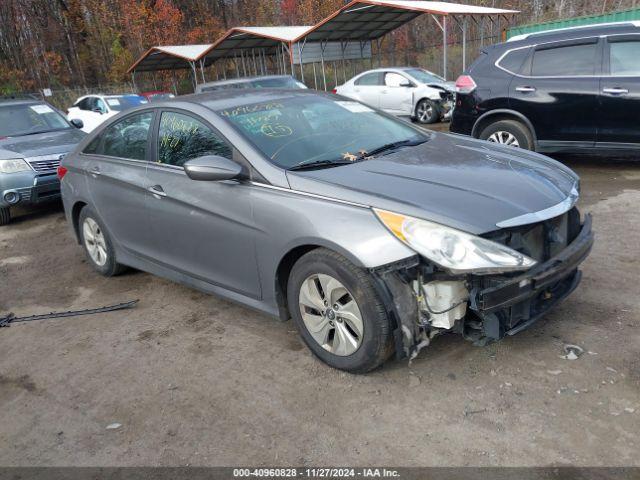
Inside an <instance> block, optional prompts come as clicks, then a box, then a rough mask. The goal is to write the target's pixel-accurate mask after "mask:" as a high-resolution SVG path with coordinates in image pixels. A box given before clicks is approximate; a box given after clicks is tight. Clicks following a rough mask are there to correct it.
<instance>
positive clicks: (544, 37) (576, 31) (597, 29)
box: [496, 21, 640, 49]
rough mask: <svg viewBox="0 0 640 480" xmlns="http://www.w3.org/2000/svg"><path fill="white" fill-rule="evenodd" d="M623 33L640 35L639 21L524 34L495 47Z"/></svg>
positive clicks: (512, 46)
mask: <svg viewBox="0 0 640 480" xmlns="http://www.w3.org/2000/svg"><path fill="white" fill-rule="evenodd" d="M623 33H640V21H628V22H612V23H598V24H595V25H581V26H577V27H567V28H558V29H555V30H544V31H540V32H532V33H526V34H523V35H516V36H515V37H512V38H510V39H509V40H508V41H506V42H504V43H499V44H497V45H496V47H498V48H509V49H511V48H514V46H526V45H534V44H537V43H542V42H552V41H558V40H572V39H578V38H582V37H593V36H601V35H612V34H623Z"/></svg>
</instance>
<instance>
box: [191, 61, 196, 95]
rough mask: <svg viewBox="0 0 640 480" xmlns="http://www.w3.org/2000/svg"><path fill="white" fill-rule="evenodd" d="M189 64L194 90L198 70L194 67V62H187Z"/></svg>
mask: <svg viewBox="0 0 640 480" xmlns="http://www.w3.org/2000/svg"><path fill="white" fill-rule="evenodd" d="M189 65H191V72H192V73H193V91H194V92H195V91H196V88H198V70H197V68H196V62H189Z"/></svg>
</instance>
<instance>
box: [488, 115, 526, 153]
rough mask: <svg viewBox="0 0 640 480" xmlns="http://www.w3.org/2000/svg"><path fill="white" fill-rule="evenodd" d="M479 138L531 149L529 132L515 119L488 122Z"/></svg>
mask: <svg viewBox="0 0 640 480" xmlns="http://www.w3.org/2000/svg"><path fill="white" fill-rule="evenodd" d="M480 139H481V140H487V141H489V142H493V143H499V144H501V145H507V146H509V147H518V148H524V149H526V150H533V139H532V138H531V132H530V131H529V129H528V128H527V127H526V126H525V125H523V124H522V123H520V122H518V121H516V120H499V121H497V122H495V123H492V124H490V125H489V126H487V127H485V128H484V130H482V132H481V133H480Z"/></svg>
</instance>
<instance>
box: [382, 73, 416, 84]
mask: <svg viewBox="0 0 640 480" xmlns="http://www.w3.org/2000/svg"><path fill="white" fill-rule="evenodd" d="M407 82H408V83H411V82H409V80H408V79H407V78H406V77H404V76H402V75H400V74H399V73H395V72H387V73H385V74H384V84H385V85H386V86H387V87H399V86H400V85H404V84H406V83H407Z"/></svg>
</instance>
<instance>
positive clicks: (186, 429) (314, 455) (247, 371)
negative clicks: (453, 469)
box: [0, 159, 640, 466]
mask: <svg viewBox="0 0 640 480" xmlns="http://www.w3.org/2000/svg"><path fill="white" fill-rule="evenodd" d="M565 161H566V162H567V163H568V164H569V165H570V166H572V167H573V168H575V169H576V170H577V171H578V172H579V173H580V174H581V176H582V179H583V183H582V191H583V198H582V200H581V203H582V209H583V211H590V212H592V213H593V215H594V226H595V229H596V231H597V243H596V245H595V247H594V251H593V253H592V255H591V257H590V258H589V260H588V261H587V262H586V264H585V266H584V280H583V283H582V285H581V286H580V287H579V289H578V290H577V291H576V292H575V293H574V294H573V295H572V296H571V297H570V298H569V299H568V300H567V301H566V302H565V303H564V304H563V305H561V306H560V307H559V308H558V309H556V310H555V311H553V313H551V314H550V315H548V317H546V318H545V319H543V320H541V321H540V322H539V323H538V324H536V325H535V326H534V327H533V328H531V329H529V330H528V331H525V332H523V333H521V334H519V335H517V336H515V337H512V338H507V339H506V340H504V341H502V342H500V343H498V344H494V345H491V346H488V347H485V348H478V347H474V346H472V345H471V344H469V343H467V342H465V341H463V340H462V339H461V338H458V337H456V336H448V337H441V338H438V339H437V340H436V341H435V342H434V343H433V344H432V347H430V348H429V349H427V350H425V351H423V352H422V353H421V355H420V357H419V358H418V359H417V360H416V361H415V362H414V363H413V364H412V365H411V366H410V367H409V366H408V365H407V363H406V362H394V363H391V364H389V365H387V366H385V367H384V368H383V369H381V370H379V371H376V372H374V373H371V374H369V375H366V376H352V375H348V374H345V373H341V372H338V371H336V370H332V369H330V368H328V367H325V366H324V365H322V364H321V363H319V362H318V361H317V360H315V359H314V358H313V357H312V356H311V354H310V353H309V352H308V351H307V350H306V348H305V347H304V346H303V345H302V343H301V341H300V340H299V339H298V336H297V335H296V333H295V331H294V329H293V325H292V324H291V322H287V323H281V322H277V321H275V320H272V319H270V318H267V317H265V316H263V315H260V314H256V313H254V312H253V311H251V310H248V309H246V308H243V307H241V306H237V305H233V304H231V303H227V302H225V301H221V300H219V299H217V298H214V297H210V296H207V295H203V294H200V293H198V292H196V291H193V290H190V289H187V288H184V287H181V286H179V285H176V284H174V283H170V282H167V281H165V280H162V279H159V278H156V277H153V276H150V275H147V274H144V273H140V272H131V273H128V274H125V275H123V276H121V277H118V278H114V279H104V278H101V277H99V276H98V275H97V274H95V273H94V272H93V271H92V270H91V269H90V268H89V266H88V265H87V263H86V262H85V260H84V256H83V252H82V250H81V249H80V247H79V246H78V245H77V244H75V243H74V241H73V239H72V237H71V235H70V232H69V230H68V228H67V225H66V223H65V220H64V216H63V213H62V210H61V207H60V206H59V205H52V206H51V207H49V208H45V209H38V210H35V209H32V210H29V211H23V212H20V213H21V216H20V217H18V218H16V221H15V222H14V223H13V224H11V225H10V226H8V227H3V228H0V313H3V312H4V313H6V312H8V311H13V312H15V313H16V314H19V315H26V314H33V313H42V312H48V311H51V310H66V309H71V308H85V307H90V306H98V305H103V304H110V303H114V302H121V301H126V300H130V299H136V298H139V299H140V304H139V306H138V307H137V308H135V309H134V310H131V311H127V312H126V313H122V312H119V313H109V314H102V315H94V316H89V317H78V318H68V319H61V320H48V321H44V322H32V323H29V324H20V325H14V326H12V327H10V328H6V329H1V330H0V406H1V408H0V425H1V427H0V465H5V466H6V465H59V466H61V465H85V466H89V465H91V466H112V465H187V464H188V465H236V464H246V463H247V462H249V463H251V464H255V465H259V464H262V465H286V464H295V465H309V464H310V465H340V464H350V465H363V466H366V465H371V464H376V465H383V464H388V465H396V466H418V465H527V466H530V465H567V464H571V465H590V466H593V465H640V455H638V451H640V395H639V392H640V355H639V352H640V334H639V331H640V330H639V327H640V274H639V268H640V263H639V260H638V258H639V253H640V248H639V245H640V163H638V164H634V163H630V162H626V163H625V162H611V161H608V160H605V159H593V160H584V159H581V160H578V159H573V160H565ZM565 343H572V344H578V345H580V346H582V347H584V349H585V351H586V352H588V353H585V354H584V355H583V356H581V357H580V358H578V359H577V360H574V361H569V360H564V359H562V358H560V356H561V355H562V354H563V345H564V344H565ZM112 423H120V424H122V426H121V427H120V428H118V429H114V430H108V429H107V428H106V427H107V426H108V425H109V424H112Z"/></svg>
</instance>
